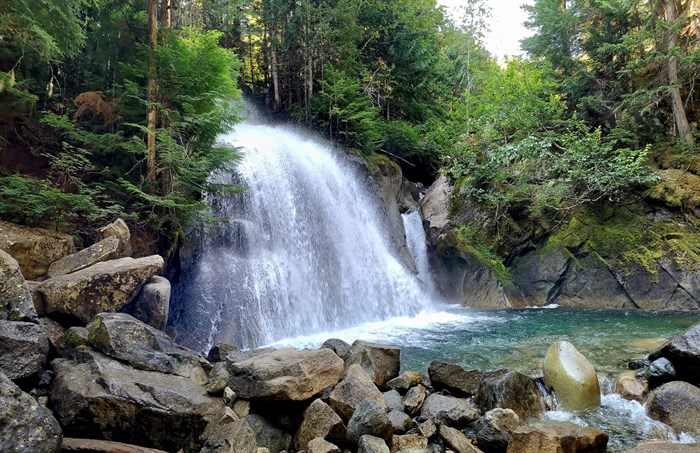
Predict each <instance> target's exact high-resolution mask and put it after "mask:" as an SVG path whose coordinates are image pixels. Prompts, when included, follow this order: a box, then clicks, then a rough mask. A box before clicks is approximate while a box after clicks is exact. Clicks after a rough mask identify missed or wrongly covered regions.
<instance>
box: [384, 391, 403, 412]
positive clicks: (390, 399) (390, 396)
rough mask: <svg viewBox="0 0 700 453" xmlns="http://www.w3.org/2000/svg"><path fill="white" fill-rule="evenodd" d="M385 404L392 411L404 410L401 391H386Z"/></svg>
mask: <svg viewBox="0 0 700 453" xmlns="http://www.w3.org/2000/svg"><path fill="white" fill-rule="evenodd" d="M384 404H386V407H388V408H389V410H391V411H399V412H403V411H404V405H403V400H402V398H401V395H400V394H399V392H397V391H396V390H389V391H388V392H384Z"/></svg>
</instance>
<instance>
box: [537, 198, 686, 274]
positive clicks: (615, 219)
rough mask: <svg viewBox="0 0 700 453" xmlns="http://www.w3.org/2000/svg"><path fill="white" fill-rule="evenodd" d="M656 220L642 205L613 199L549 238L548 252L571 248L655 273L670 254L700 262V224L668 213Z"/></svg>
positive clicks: (683, 260) (680, 261) (679, 260)
mask: <svg viewBox="0 0 700 453" xmlns="http://www.w3.org/2000/svg"><path fill="white" fill-rule="evenodd" d="M662 217H663V218H662V219H656V220H655V218H654V214H653V213H651V212H643V211H642V209H641V205H632V206H631V207H621V206H619V205H614V206H613V205H612V204H609V203H606V204H602V205H596V206H591V207H589V208H588V209H585V210H581V211H579V212H578V213H577V214H576V215H575V216H574V217H573V218H572V219H571V220H570V221H569V222H567V223H566V224H564V225H563V226H562V227H561V228H560V229H559V230H558V231H557V232H556V233H554V234H553V235H552V236H550V237H549V239H548V241H547V243H546V245H545V248H544V249H543V252H546V251H547V250H548V249H551V248H552V247H565V248H566V249H567V250H569V251H570V252H571V253H572V256H574V257H575V256H576V255H577V254H579V253H581V254H585V255H588V256H594V257H597V258H598V259H600V260H601V261H602V262H604V263H605V264H608V265H613V266H615V267H620V268H622V269H623V270H625V271H631V269H632V268H633V267H634V266H635V265H637V266H641V267H643V268H644V269H646V270H647V271H648V272H649V273H650V274H652V275H655V274H656V272H657V271H658V268H657V263H658V260H660V259H661V258H663V257H665V256H668V257H670V258H672V259H673V260H674V261H676V263H678V265H679V266H681V267H682V268H684V269H687V270H692V269H696V268H697V267H698V265H700V233H699V232H698V230H697V228H696V226H695V225H693V224H692V223H688V222H687V221H685V220H684V219H681V218H674V217H673V216H672V215H669V214H666V215H664V216H662Z"/></svg>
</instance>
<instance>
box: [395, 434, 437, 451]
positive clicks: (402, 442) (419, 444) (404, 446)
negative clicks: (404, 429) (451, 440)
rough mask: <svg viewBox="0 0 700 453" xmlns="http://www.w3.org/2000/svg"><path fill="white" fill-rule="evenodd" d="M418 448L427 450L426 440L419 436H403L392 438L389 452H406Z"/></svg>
mask: <svg viewBox="0 0 700 453" xmlns="http://www.w3.org/2000/svg"><path fill="white" fill-rule="evenodd" d="M419 448H428V439H426V438H425V437H423V436H421V435H420V434H403V435H399V436H394V437H393V438H392V441H391V451H392V452H399V451H407V450H413V449H419Z"/></svg>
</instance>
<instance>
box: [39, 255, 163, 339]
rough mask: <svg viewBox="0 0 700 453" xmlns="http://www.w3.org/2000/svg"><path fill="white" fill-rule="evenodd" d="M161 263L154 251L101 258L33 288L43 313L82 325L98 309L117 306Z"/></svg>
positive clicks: (101, 310)
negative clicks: (128, 256) (98, 261)
mask: <svg viewBox="0 0 700 453" xmlns="http://www.w3.org/2000/svg"><path fill="white" fill-rule="evenodd" d="M162 267H163V258H162V257H160V256H158V255H152V256H147V257H145V258H139V259H133V258H121V259H118V260H112V261H105V262H103V263H97V264H95V265H93V266H90V267H88V268H87V269H83V270H81V271H78V272H75V273H72V274H68V275H62V276H60V277H55V278H51V279H49V280H46V281H45V282H43V283H42V284H41V286H39V288H38V289H37V291H38V292H39V293H40V294H41V297H42V299H43V304H44V307H43V308H44V309H43V312H44V313H45V314H47V315H49V316H55V317H62V318H68V319H69V320H71V321H73V322H77V323H81V324H83V325H84V324H87V323H88V322H90V320H91V319H92V318H94V317H95V315H97V314H98V313H103V312H116V311H119V310H121V309H122V308H123V307H124V306H125V305H126V304H128V303H129V302H131V300H132V299H133V298H134V297H136V295H137V294H138V292H139V290H140V289H141V286H143V284H144V283H145V282H146V281H148V279H150V278H151V277H153V276H154V275H155V274H156V272H158V271H159V270H160V269H161V268H162Z"/></svg>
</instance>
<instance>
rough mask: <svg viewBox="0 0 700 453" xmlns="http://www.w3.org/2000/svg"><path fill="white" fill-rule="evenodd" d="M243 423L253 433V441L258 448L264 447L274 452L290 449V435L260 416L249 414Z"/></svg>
mask: <svg viewBox="0 0 700 453" xmlns="http://www.w3.org/2000/svg"><path fill="white" fill-rule="evenodd" d="M245 421H246V423H248V424H249V425H250V428H251V429H252V430H253V432H254V433H255V440H256V444H257V446H258V447H264V448H267V449H268V450H270V451H274V452H279V451H284V450H288V449H289V448H291V446H292V436H291V434H288V433H286V432H285V431H283V430H282V429H280V428H278V427H276V426H275V425H273V424H272V423H270V422H269V421H267V420H265V419H264V418H263V417H261V416H260V415H255V414H250V415H248V416H247V417H246V418H245Z"/></svg>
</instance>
